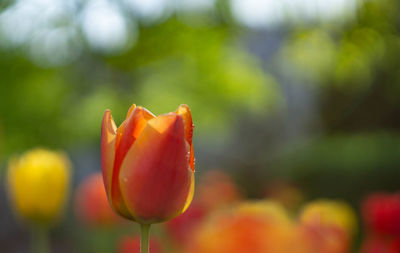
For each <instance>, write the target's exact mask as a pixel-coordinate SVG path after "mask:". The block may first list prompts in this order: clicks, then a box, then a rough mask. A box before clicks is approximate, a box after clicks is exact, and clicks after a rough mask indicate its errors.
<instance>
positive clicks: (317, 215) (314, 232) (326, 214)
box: [297, 200, 356, 253]
mask: <svg viewBox="0 0 400 253" xmlns="http://www.w3.org/2000/svg"><path fill="white" fill-rule="evenodd" d="M355 230H356V215H355V213H354V211H353V210H352V208H351V207H350V206H348V205H347V204H345V203H343V202H338V201H331V200H318V201H313V202H311V203H309V204H307V205H306V206H305V207H304V208H303V210H302V212H301V214H300V217H299V227H298V233H297V234H298V240H299V242H298V244H301V245H302V246H304V248H305V250H304V251H303V252H307V253H314V252H315V253H319V252H326V253H346V252H349V251H350V249H351V242H352V238H353V235H354V234H355Z"/></svg>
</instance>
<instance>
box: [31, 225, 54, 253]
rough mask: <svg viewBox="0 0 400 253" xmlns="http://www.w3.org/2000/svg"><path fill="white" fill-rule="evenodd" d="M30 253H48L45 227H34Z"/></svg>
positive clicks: (47, 238)
mask: <svg viewBox="0 0 400 253" xmlns="http://www.w3.org/2000/svg"><path fill="white" fill-rule="evenodd" d="M31 240H32V241H31V245H32V249H31V250H32V252H33V253H48V252H50V249H49V236H48V233H47V229H46V228H45V227H35V228H34V229H33V230H32V239H31Z"/></svg>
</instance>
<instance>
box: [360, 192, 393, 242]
mask: <svg viewBox="0 0 400 253" xmlns="http://www.w3.org/2000/svg"><path fill="white" fill-rule="evenodd" d="M362 213H363V218H364V221H365V225H366V227H367V229H368V230H369V231H368V232H370V233H377V234H380V235H385V236H400V193H395V194H386V193H375V194H373V195H370V196H368V197H367V198H366V199H365V201H364V202H363V205H362Z"/></svg>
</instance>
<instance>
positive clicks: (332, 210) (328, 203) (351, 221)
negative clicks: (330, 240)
mask: <svg viewBox="0 0 400 253" xmlns="http://www.w3.org/2000/svg"><path fill="white" fill-rule="evenodd" d="M299 219H300V223H302V224H309V225H312V224H314V225H322V226H335V227H338V228H340V229H343V230H344V231H345V232H346V233H348V234H349V235H353V234H354V233H355V232H356V231H355V230H356V226H357V218H356V214H355V212H354V210H353V209H352V208H351V207H350V206H349V205H348V204H346V203H344V202H340V201H334V200H316V201H313V202H310V203H309V204H307V205H306V206H305V207H304V209H303V211H302V212H301V214H300V218H299Z"/></svg>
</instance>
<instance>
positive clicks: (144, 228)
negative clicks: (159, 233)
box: [140, 224, 150, 253]
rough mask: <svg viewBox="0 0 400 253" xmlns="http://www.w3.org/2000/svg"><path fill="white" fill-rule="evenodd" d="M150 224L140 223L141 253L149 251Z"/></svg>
mask: <svg viewBox="0 0 400 253" xmlns="http://www.w3.org/2000/svg"><path fill="white" fill-rule="evenodd" d="M149 237H150V224H140V253H149Z"/></svg>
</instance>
